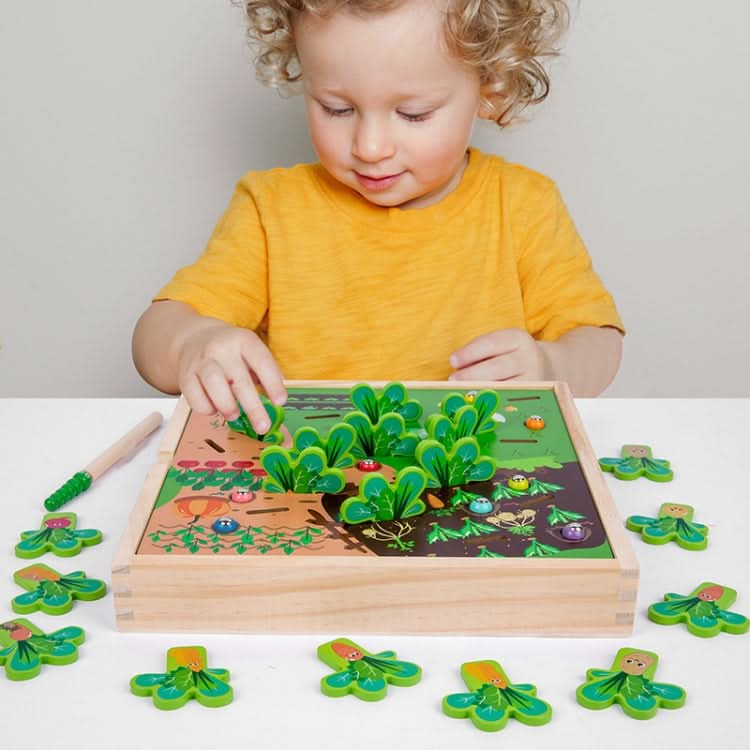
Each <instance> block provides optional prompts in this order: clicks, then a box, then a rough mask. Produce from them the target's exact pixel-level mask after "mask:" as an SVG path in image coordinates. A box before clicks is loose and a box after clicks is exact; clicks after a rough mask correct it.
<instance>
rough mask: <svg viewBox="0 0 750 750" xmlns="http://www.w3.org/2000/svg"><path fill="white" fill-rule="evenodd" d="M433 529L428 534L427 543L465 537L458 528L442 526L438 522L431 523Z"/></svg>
mask: <svg viewBox="0 0 750 750" xmlns="http://www.w3.org/2000/svg"><path fill="white" fill-rule="evenodd" d="M430 526H432V530H431V531H430V532H429V533H428V534H427V544H435V542H447V541H450V540H451V539H463V538H464V535H463V534H462V533H461V532H460V531H456V529H449V528H446V527H444V526H441V525H440V524H439V523H437V522H433V523H431V524H430Z"/></svg>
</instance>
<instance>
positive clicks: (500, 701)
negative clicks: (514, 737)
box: [443, 660, 552, 732]
mask: <svg viewBox="0 0 750 750" xmlns="http://www.w3.org/2000/svg"><path fill="white" fill-rule="evenodd" d="M479 670H481V671H479ZM482 672H484V673H485V674H484V675H482ZM461 674H462V677H463V678H464V681H465V682H466V684H467V686H468V687H469V688H471V689H472V692H470V693H452V694H451V695H447V696H445V697H444V698H443V712H444V713H445V714H446V715H448V716H450V717H452V718H455V719H465V718H468V719H471V721H472V723H473V724H474V725H475V726H476V727H477V728H478V729H482V730H484V731H487V732H495V731H498V730H500V729H502V728H503V727H504V726H505V725H506V724H507V722H508V719H509V718H515V719H517V720H518V721H521V722H522V723H524V724H529V725H531V726H540V725H542V724H546V723H547V722H548V721H549V720H550V719H551V717H552V708H551V707H550V705H549V704H548V703H546V702H545V701H543V700H541V699H540V698H537V697H536V687H535V686H534V685H531V684H509V682H508V680H507V675H505V673H504V672H503V671H502V668H501V667H500V665H499V664H497V662H494V661H490V660H487V661H484V662H468V663H466V664H463V665H462V667H461ZM493 674H494V676H495V677H497V678H498V679H497V680H494V679H488V678H489V677H490V676H491V675H493Z"/></svg>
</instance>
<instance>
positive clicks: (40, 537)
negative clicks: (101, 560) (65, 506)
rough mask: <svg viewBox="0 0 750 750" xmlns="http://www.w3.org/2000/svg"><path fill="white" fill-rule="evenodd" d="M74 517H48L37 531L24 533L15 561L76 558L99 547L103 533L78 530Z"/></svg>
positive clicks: (91, 530)
mask: <svg viewBox="0 0 750 750" xmlns="http://www.w3.org/2000/svg"><path fill="white" fill-rule="evenodd" d="M77 521H78V516H76V514H75V513H47V514H46V515H45V516H44V517H43V518H42V525H41V526H40V528H39V530H38V531H22V532H21V541H20V542H19V543H18V544H17V545H16V548H15V550H16V557H23V558H26V559H30V558H32V557H39V556H40V555H43V554H44V553H45V552H52V553H53V554H55V555H57V556H58V557H73V556H74V555H77V554H78V553H79V552H80V551H81V548H82V547H84V546H86V547H88V546H91V545H94V544H99V542H101V540H102V532H101V531H99V530H98V529H77V528H76V524H77Z"/></svg>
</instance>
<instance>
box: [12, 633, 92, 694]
mask: <svg viewBox="0 0 750 750" xmlns="http://www.w3.org/2000/svg"><path fill="white" fill-rule="evenodd" d="M85 638H86V636H85V634H84V632H83V630H82V629H81V628H79V627H74V626H67V627H65V628H61V629H60V630H55V631H54V632H52V633H49V634H45V633H44V632H43V631H42V630H40V629H39V628H38V627H36V626H35V625H34V624H33V623H31V622H29V620H26V619H24V618H16V619H13V620H10V621H8V622H5V623H3V626H2V628H0V666H3V665H4V666H5V674H6V676H7V677H8V679H10V680H30V679H32V678H33V677H36V676H37V675H38V674H39V672H40V671H41V669H42V665H43V664H53V665H58V666H60V665H65V664H72V663H73V662H74V661H76V660H77V659H78V646H80V645H81V644H82V643H83V642H84V640H85Z"/></svg>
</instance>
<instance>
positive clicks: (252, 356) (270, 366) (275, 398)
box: [245, 341, 287, 406]
mask: <svg viewBox="0 0 750 750" xmlns="http://www.w3.org/2000/svg"><path fill="white" fill-rule="evenodd" d="M245 362H246V363H247V366H248V367H249V368H250V370H251V371H252V373H253V376H254V377H255V379H256V380H257V382H258V383H259V384H260V385H261V387H262V388H263V390H264V391H265V393H266V396H268V398H269V399H270V400H271V401H272V402H273V403H274V404H276V405H277V406H281V405H282V404H284V403H285V402H286V397H287V393H286V388H285V386H284V376H283V375H282V374H281V370H279V366H278V365H277V364H276V360H275V359H274V358H273V355H272V354H271V352H270V351H269V350H268V349H267V348H266V346H265V345H264V344H263V343H262V342H261V341H258V342H257V346H255V347H253V349H252V351H248V353H247V355H246V356H245Z"/></svg>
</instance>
